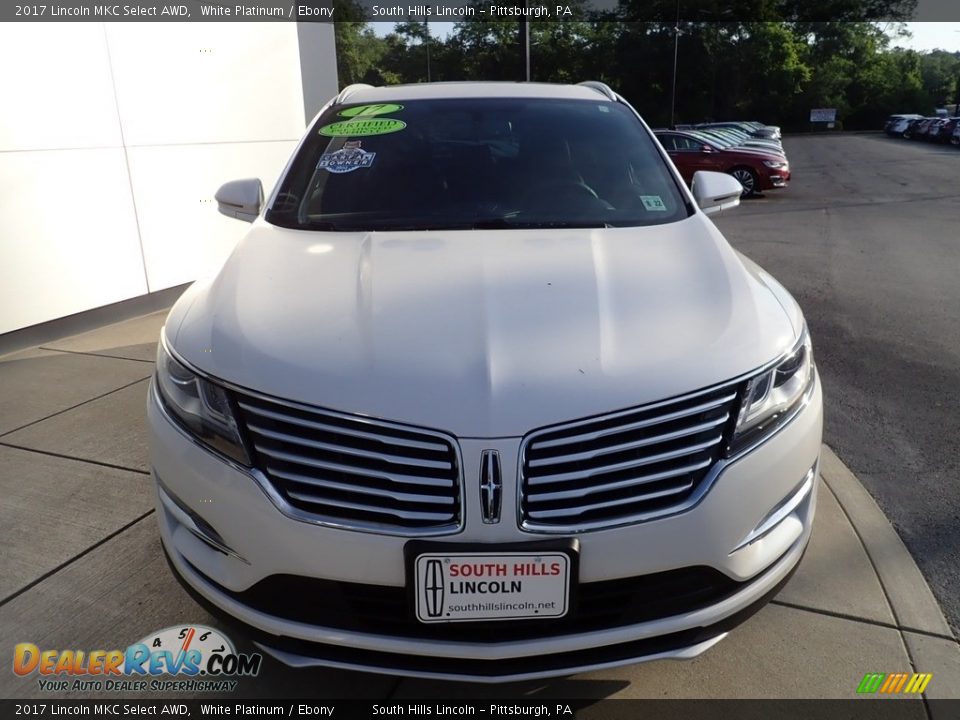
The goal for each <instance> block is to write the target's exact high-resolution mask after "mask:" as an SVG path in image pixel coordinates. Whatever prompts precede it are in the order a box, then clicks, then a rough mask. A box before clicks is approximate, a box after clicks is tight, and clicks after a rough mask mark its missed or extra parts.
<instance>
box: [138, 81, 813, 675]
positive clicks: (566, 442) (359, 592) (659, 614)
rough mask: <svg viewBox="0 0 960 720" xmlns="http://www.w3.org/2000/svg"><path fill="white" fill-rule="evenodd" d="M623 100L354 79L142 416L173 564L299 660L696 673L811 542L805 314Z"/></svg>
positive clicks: (177, 343) (565, 91) (727, 194)
mask: <svg viewBox="0 0 960 720" xmlns="http://www.w3.org/2000/svg"><path fill="white" fill-rule="evenodd" d="M739 195H740V187H739V184H737V183H736V181H734V180H733V179H732V178H730V177H728V176H726V175H721V174H716V173H709V172H701V173H698V174H697V175H696V176H695V178H694V182H693V187H692V190H689V191H688V190H687V188H686V187H685V185H684V183H683V181H682V179H681V178H680V176H679V174H678V173H677V171H676V169H675V168H674V167H673V165H672V164H671V162H670V159H669V158H668V156H667V155H666V154H665V153H664V151H663V149H662V148H661V146H660V145H659V143H658V142H657V140H656V138H655V137H654V135H653V133H651V131H650V129H649V128H648V127H647V126H646V124H644V122H643V120H642V119H641V118H640V116H639V115H638V114H637V113H636V111H634V110H633V109H632V108H631V107H630V106H629V105H628V104H627V103H626V102H625V101H624V100H623V99H622V98H621V97H620V96H618V95H617V94H616V93H614V92H612V91H611V90H610V89H609V88H607V87H606V86H604V85H601V84H599V83H584V84H581V85H573V86H558V85H541V84H517V83H502V84H500V83H455V84H434V85H429V84H428V85H413V86H396V87H385V88H372V87H368V86H352V87H349V88H347V89H346V90H344V91H343V92H342V93H341V94H340V95H339V96H338V97H337V98H336V99H335V100H333V101H331V102H330V103H329V104H328V105H327V106H326V107H324V108H323V110H322V111H321V112H320V113H319V115H318V116H317V118H316V119H315V120H314V121H313V123H312V124H311V125H310V128H309V130H308V131H307V133H306V135H305V136H304V138H303V140H302V141H301V143H300V145H299V147H298V148H297V149H296V151H295V153H294V155H293V158H292V159H291V161H290V163H289V165H288V166H287V168H286V170H285V171H284V173H283V175H282V177H281V179H280V181H279V183H278V186H277V188H276V189H275V190H274V191H273V193H272V195H271V196H270V197H269V199H268V200H267V201H266V202H263V195H262V191H261V189H260V183H259V181H256V180H242V181H235V182H233V183H229V184H227V185H225V186H224V187H223V188H221V190H220V192H219V193H218V196H217V199H218V201H219V203H220V209H221V211H222V212H224V213H226V214H228V215H232V216H234V217H238V218H243V219H247V220H250V221H252V222H253V226H252V229H251V230H250V233H249V234H248V235H247V236H246V238H245V239H244V240H243V241H241V242H240V243H239V245H238V246H237V248H236V250H235V251H234V252H233V254H232V255H231V257H230V258H229V260H228V261H227V262H226V264H225V265H224V267H223V268H222V270H221V271H220V273H219V274H218V275H217V277H216V278H215V279H213V280H212V281H211V282H207V283H199V282H198V283H196V284H194V285H193V286H192V287H191V288H190V290H188V291H187V292H186V294H185V295H184V296H183V297H182V298H181V299H180V301H179V302H178V303H177V304H176V306H175V307H174V308H173V310H172V311H171V312H170V315H169V317H168V318H167V322H166V327H165V328H164V331H163V333H162V338H161V344H160V351H159V357H158V363H157V372H156V376H155V378H154V381H153V383H152V386H151V389H150V393H149V398H148V415H149V424H150V462H151V467H152V473H153V477H154V479H155V481H156V486H157V499H158V508H159V512H158V518H159V523H160V534H161V537H162V539H163V546H164V548H165V550H166V552H167V555H168V558H169V561H170V565H171V567H172V569H173V571H174V572H175V574H176V575H177V576H178V577H179V578H180V580H181V581H182V582H183V584H184V585H185V587H187V588H188V589H189V590H190V591H191V592H192V594H193V595H194V597H196V598H197V599H198V600H200V601H201V602H202V603H204V604H205V605H206V606H207V607H208V608H210V609H212V610H213V611H214V612H217V613H219V614H220V615H221V616H224V617H227V618H229V619H231V620H232V621H237V622H239V623H240V624H241V625H242V626H243V627H244V628H245V629H246V631H247V632H248V633H249V634H250V635H252V636H253V638H254V640H255V641H256V642H257V643H258V644H259V645H260V646H261V647H262V648H263V649H264V650H265V651H267V652H269V653H270V654H272V655H273V656H275V657H277V658H279V659H280V660H282V661H284V662H286V663H289V664H291V665H298V666H303V665H322V666H335V667H344V668H359V669H366V670H371V671H375V672H382V673H392V674H402V675H418V676H426V677H444V678H468V679H472V680H484V681H501V680H512V679H520V678H533V677H543V676H550V675H560V674H569V673H571V672H573V671H579V670H584V669H588V668H596V667H607V666H613V665H618V664H626V663H632V662H637V661H640V660H649V659H656V658H668V657H669V658H679V657H684V658H686V657H693V656H695V655H696V654H698V653H700V652H703V651H704V650H705V649H707V648H709V647H710V646H711V645H713V644H714V643H716V642H717V641H718V640H719V639H720V638H722V637H723V636H724V635H725V634H726V632H727V631H728V630H729V629H730V628H731V627H733V626H734V625H736V624H737V623H739V622H741V621H742V620H743V619H744V618H745V617H747V616H748V615H749V614H750V613H751V612H752V611H754V610H755V609H757V608H758V607H759V606H760V605H762V604H763V602H765V601H766V600H767V599H769V598H770V597H771V596H772V594H773V593H775V592H776V591H777V590H778V589H779V587H780V586H781V585H782V584H783V583H784V582H785V581H786V579H787V578H788V576H789V575H790V573H791V571H792V570H793V569H794V568H795V567H796V565H797V563H798V562H799V561H800V558H801V556H802V554H803V552H804V549H805V547H806V545H807V541H808V539H809V537H810V530H811V525H812V522H813V514H814V506H815V502H816V494H817V487H818V479H817V478H818V475H817V463H818V459H819V454H820V441H821V429H822V400H821V392H820V386H819V381H818V379H817V373H816V369H815V366H814V363H813V357H812V352H811V346H810V339H809V336H808V334H807V330H806V326H805V323H804V319H803V316H802V314H801V312H800V309H799V308H798V307H797V304H796V302H795V301H794V300H793V298H791V296H790V295H789V294H788V293H787V291H786V290H785V289H784V288H783V287H782V286H781V285H780V284H779V283H777V281H776V280H774V279H773V278H772V277H770V275H768V274H766V273H765V272H764V271H763V270H761V269H760V268H759V267H757V266H756V265H755V264H753V263H752V262H751V261H749V260H748V259H746V258H745V257H743V256H741V255H739V254H738V253H737V252H736V251H734V250H733V249H732V248H731V247H730V245H728V244H727V242H726V240H725V239H724V238H723V236H722V235H721V234H720V232H719V231H718V230H717V228H716V227H715V226H714V224H713V223H712V222H711V221H710V220H709V219H708V218H707V216H706V215H707V214H709V213H713V212H716V211H719V210H722V209H724V208H728V207H733V206H735V205H736V204H737V203H738V202H739Z"/></svg>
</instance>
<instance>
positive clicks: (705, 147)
mask: <svg viewBox="0 0 960 720" xmlns="http://www.w3.org/2000/svg"><path fill="white" fill-rule="evenodd" d="M700 152H705V153H712V152H713V148H712V147H710V146H709V145H704V146H703V148H702V149H701V150H700Z"/></svg>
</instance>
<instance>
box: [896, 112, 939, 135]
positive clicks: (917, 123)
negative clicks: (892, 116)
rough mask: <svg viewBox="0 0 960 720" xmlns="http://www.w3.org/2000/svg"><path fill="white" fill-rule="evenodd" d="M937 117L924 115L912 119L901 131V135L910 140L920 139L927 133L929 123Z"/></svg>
mask: <svg viewBox="0 0 960 720" xmlns="http://www.w3.org/2000/svg"><path fill="white" fill-rule="evenodd" d="M939 119H940V118H937V117H924V118H918V119H916V120H913V121H912V122H911V123H910V125H908V126H907V129H906V130H904V131H903V136H904V137H905V138H908V139H910V140H921V139H923V137H924V136H925V135H926V134H927V129H928V128H929V127H930V125H931V124H932V123H934V122H936V121H937V120H939Z"/></svg>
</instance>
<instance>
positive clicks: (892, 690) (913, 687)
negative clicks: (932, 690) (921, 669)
mask: <svg viewBox="0 0 960 720" xmlns="http://www.w3.org/2000/svg"><path fill="white" fill-rule="evenodd" d="M932 679H933V673H912V674H911V673H867V674H866V675H864V676H863V680H861V681H860V685H859V686H858V687H857V692H858V693H861V694H864V693H867V694H873V693H878V692H879V693H885V694H887V695H896V694H899V693H905V694H910V695H919V694H920V693H922V692H924V691H925V690H926V689H927V685H929V684H930V681H931V680H932Z"/></svg>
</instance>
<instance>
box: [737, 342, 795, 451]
mask: <svg viewBox="0 0 960 720" xmlns="http://www.w3.org/2000/svg"><path fill="white" fill-rule="evenodd" d="M812 382H813V347H812V346H811V345H810V335H809V334H808V333H807V331H806V328H804V331H803V334H802V335H801V336H800V339H799V340H798V341H797V343H796V345H794V346H793V348H792V349H791V351H790V353H789V354H788V355H787V356H786V357H785V358H783V359H782V360H781V361H780V362H779V363H777V364H776V365H775V366H774V367H772V368H770V369H769V370H766V371H765V372H762V373H760V374H759V375H755V376H754V377H753V378H751V379H750V381H749V382H748V383H747V387H746V390H745V391H744V394H743V400H742V402H741V404H740V413H739V414H738V415H737V426H736V429H735V430H734V433H733V439H732V440H731V442H730V447H729V448H728V450H727V455H734V454H736V453H737V452H739V451H740V450H742V449H743V448H745V447H747V446H748V445H752V444H754V443H756V442H758V441H759V440H760V439H761V438H763V437H764V436H766V435H769V434H770V433H772V432H773V431H774V429H776V428H777V427H779V425H780V424H781V423H782V422H783V420H784V419H785V418H786V417H787V416H789V414H790V412H791V411H792V410H793V409H794V408H796V407H797V406H798V405H799V404H800V402H801V401H802V400H803V398H804V396H805V395H806V393H807V389H808V388H809V387H810V383H812Z"/></svg>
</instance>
